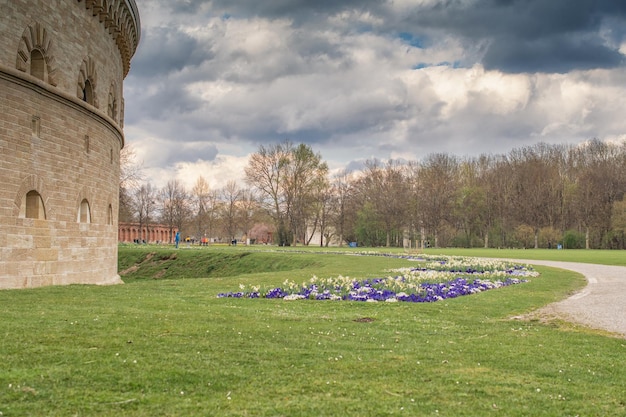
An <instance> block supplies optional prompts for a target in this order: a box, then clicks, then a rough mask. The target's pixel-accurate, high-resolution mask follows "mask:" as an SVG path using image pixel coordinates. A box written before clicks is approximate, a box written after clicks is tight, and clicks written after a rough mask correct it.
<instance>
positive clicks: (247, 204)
mask: <svg viewBox="0 0 626 417" xmlns="http://www.w3.org/2000/svg"><path fill="white" fill-rule="evenodd" d="M258 211H259V204H258V200H257V197H256V194H255V192H254V190H252V189H250V188H244V189H242V190H241V194H240V198H239V209H238V215H237V218H238V219H239V224H240V226H241V229H242V230H243V232H244V234H245V235H246V237H247V238H248V239H249V238H250V229H252V227H253V225H254V220H255V219H256V218H258V217H259V216H258Z"/></svg>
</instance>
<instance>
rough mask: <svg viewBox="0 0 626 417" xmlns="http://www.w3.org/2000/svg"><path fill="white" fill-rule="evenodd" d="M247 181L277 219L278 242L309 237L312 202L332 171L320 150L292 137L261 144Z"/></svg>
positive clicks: (247, 170)
mask: <svg viewBox="0 0 626 417" xmlns="http://www.w3.org/2000/svg"><path fill="white" fill-rule="evenodd" d="M245 172H246V181H247V182H248V184H250V185H251V186H253V187H255V188H256V189H257V190H259V195H260V198H261V201H262V202H263V203H264V205H265V207H266V209H267V210H268V213H270V215H271V216H272V218H273V219H274V223H275V225H276V228H277V231H278V240H279V241H278V244H279V245H288V244H295V243H296V241H297V239H298V238H301V239H305V236H306V224H307V220H308V219H309V218H310V216H311V215H312V207H311V205H312V204H313V202H314V201H315V197H316V193H317V192H318V191H319V189H320V188H321V187H322V184H323V183H324V181H326V176H327V174H328V166H327V165H326V163H324V162H322V160H321V156H320V154H316V153H314V152H313V150H312V149H311V148H310V147H309V146H307V145H305V144H300V145H298V146H296V147H294V146H293V145H292V144H291V143H290V142H289V141H286V142H283V143H281V144H278V145H272V146H270V147H269V148H266V147H264V146H261V147H260V148H259V151H258V152H257V153H255V154H253V155H252V156H251V157H250V160H249V162H248V166H246V168H245Z"/></svg>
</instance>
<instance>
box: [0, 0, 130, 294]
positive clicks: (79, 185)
mask: <svg viewBox="0 0 626 417" xmlns="http://www.w3.org/2000/svg"><path fill="white" fill-rule="evenodd" d="M139 37H140V22H139V15H138V12H137V6H136V4H135V2H134V0H82V1H81V0H53V1H51V0H7V1H2V2H0V288H27V287H38V286H43V285H64V284H77V283H83V284H112V283H119V282H121V281H120V278H119V276H118V274H117V232H118V228H117V223H118V200H119V189H118V185H119V169H120V167H119V153H120V149H121V148H122V147H123V146H124V135H123V131H122V128H123V121H124V117H123V112H124V104H123V80H124V78H125V76H126V75H127V73H128V71H129V69H130V60H131V57H132V56H133V54H134V53H135V50H136V48H137V45H138V43H139Z"/></svg>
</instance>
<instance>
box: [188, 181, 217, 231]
mask: <svg viewBox="0 0 626 417" xmlns="http://www.w3.org/2000/svg"><path fill="white" fill-rule="evenodd" d="M214 195H215V193H213V192H212V191H211V189H210V187H209V183H208V181H207V180H206V179H205V178H204V177H203V176H199V177H198V179H197V180H196V183H195V184H194V186H193V188H192V190H191V196H192V203H193V209H194V216H195V233H196V236H201V237H204V236H205V235H207V234H208V235H209V236H208V237H210V234H211V226H213V224H212V223H213V222H212V220H213V217H214V208H215V207H214V206H215V200H214Z"/></svg>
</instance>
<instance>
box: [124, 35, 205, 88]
mask: <svg viewBox="0 0 626 417" xmlns="http://www.w3.org/2000/svg"><path fill="white" fill-rule="evenodd" d="M212 57H213V55H212V53H211V51H210V47H209V46H207V45H205V44H200V43H199V42H198V40H196V39H194V38H192V37H191V36H189V35H187V34H186V33H184V32H181V31H180V30H179V29H176V28H165V27H155V28H144V30H143V33H142V38H141V43H140V45H139V48H138V50H137V53H136V55H135V56H134V58H133V71H132V74H133V76H135V77H154V76H157V75H158V76H163V75H167V74H170V73H172V72H176V71H181V70H182V69H183V68H186V67H189V66H198V65H200V64H201V63H202V62H204V61H206V60H209V59H211V58H212Z"/></svg>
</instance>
